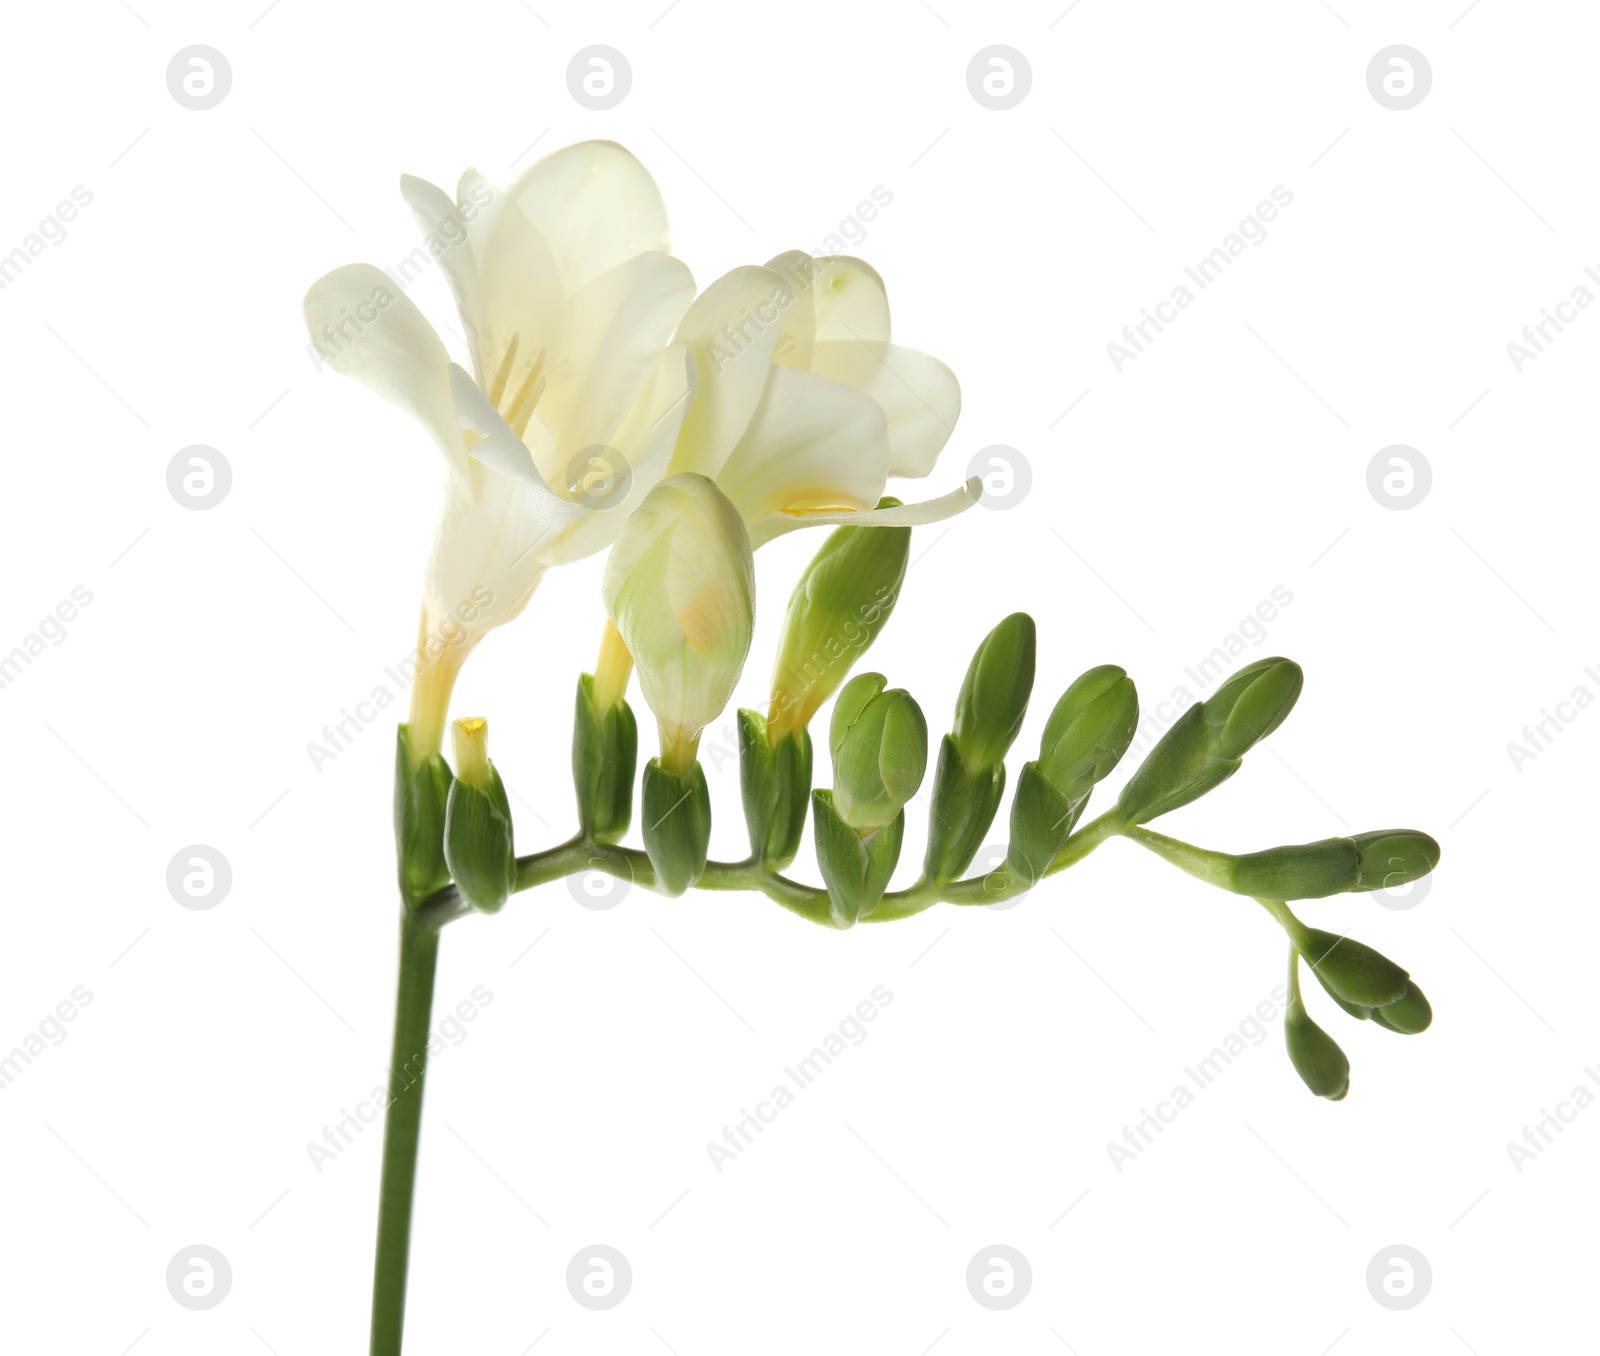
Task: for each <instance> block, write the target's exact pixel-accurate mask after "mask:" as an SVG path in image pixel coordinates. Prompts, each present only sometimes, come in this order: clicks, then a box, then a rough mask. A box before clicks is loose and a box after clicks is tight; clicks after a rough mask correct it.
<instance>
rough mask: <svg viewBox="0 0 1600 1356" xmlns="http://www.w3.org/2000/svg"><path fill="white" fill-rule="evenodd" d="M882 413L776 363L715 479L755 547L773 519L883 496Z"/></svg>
mask: <svg viewBox="0 0 1600 1356" xmlns="http://www.w3.org/2000/svg"><path fill="white" fill-rule="evenodd" d="M888 473H889V439H888V432H887V429H886V427H885V424H884V418H883V411H882V410H881V409H880V408H879V407H878V403H877V402H876V401H875V400H873V399H872V398H871V397H870V396H867V395H863V394H862V393H861V392H860V391H857V390H855V389H854V388H852V387H849V386H845V385H842V384H841V383H839V382H836V381H828V380H827V379H826V378H824V377H818V376H814V375H813V374H811V373H810V372H802V371H799V370H798V369H797V368H792V367H784V366H781V365H774V366H773V367H772V369H771V375H770V377H769V379H768V381H767V389H766V391H765V393H764V394H763V396H762V398H761V403H760V405H758V406H757V408H756V412H755V415H754V416H753V417H752V419H751V421H750V425H749V427H748V428H747V429H746V430H745V433H744V436H743V437H742V438H741V439H740V440H739V443H738V445H737V446H736V447H735V448H734V449H733V452H732V453H731V454H730V456H729V457H728V460H727V464H726V465H724V466H723V468H722V470H721V471H720V472H719V473H718V476H717V485H718V487H719V488H720V489H721V490H722V492H723V493H724V494H725V495H727V496H728V498H729V499H731V500H732V501H733V503H734V505H735V507H737V508H738V510H739V513H740V515H741V516H742V517H743V518H744V521H745V523H746V524H748V526H749V528H750V539H751V541H752V542H754V543H755V544H756V545H758V546H759V545H760V544H761V543H762V542H763V541H766V540H768V539H769V537H770V536H772V535H774V534H773V533H771V532H769V531H768V530H767V527H766V524H767V522H768V521H769V520H771V519H772V516H773V515H775V514H792V513H797V514H814V513H824V512H830V511H839V510H844V511H846V512H848V511H850V510H852V509H868V508H871V507H872V506H873V505H874V504H876V503H877V502H878V500H879V498H880V497H881V496H882V494H883V486H884V481H885V480H886V479H887V478H888Z"/></svg>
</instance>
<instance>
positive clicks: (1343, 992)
mask: <svg viewBox="0 0 1600 1356" xmlns="http://www.w3.org/2000/svg"><path fill="white" fill-rule="evenodd" d="M1293 940H1294V944H1295V947H1296V949H1297V950H1298V951H1299V952H1300V954H1301V955H1302V956H1304V957H1305V958H1306V963H1307V964H1308V965H1309V966H1310V967H1311V972H1312V973H1313V974H1314V975H1316V977H1317V978H1318V979H1319V980H1320V981H1321V982H1322V986H1323V988H1325V989H1327V990H1328V992H1329V993H1331V994H1332V995H1333V996H1334V997H1335V998H1339V999H1343V1000H1344V1002H1346V1003H1350V1004H1354V1005H1355V1006H1356V1007H1362V1008H1381V1007H1386V1006H1387V1005H1388V1004H1390V1003H1394V1002H1397V1001H1399V999H1400V998H1402V997H1403V996H1404V995H1405V992H1406V988H1407V985H1408V983H1409V981H1410V976H1409V975H1407V973H1406V972H1405V971H1404V970H1403V969H1401V968H1400V967H1399V966H1398V965H1396V964H1395V963H1394V962H1393V961H1392V960H1390V959H1389V958H1388V957H1387V956H1385V955H1384V954H1383V953H1382V952H1379V951H1374V950H1373V949H1372V948H1371V947H1370V946H1366V945H1364V944H1363V943H1361V942H1357V941H1352V940H1351V939H1350V938H1349V937H1341V936H1339V935H1338V934H1337V933H1333V932H1324V931H1322V929H1321V928H1303V929H1301V930H1300V931H1299V932H1298V933H1296V934H1295V936H1294V938H1293Z"/></svg>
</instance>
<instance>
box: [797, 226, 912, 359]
mask: <svg viewBox="0 0 1600 1356" xmlns="http://www.w3.org/2000/svg"><path fill="white" fill-rule="evenodd" d="M767 267H768V268H769V269H772V270H773V271H774V272H776V273H778V274H779V275H780V276H781V277H782V278H783V279H784V281H785V282H786V283H788V285H789V286H791V287H792V288H793V289H794V305H793V306H792V307H790V309H789V311H788V314H786V315H785V316H784V322H783V340H782V342H781V343H780V344H779V347H778V353H777V359H778V361H779V362H782V363H788V364H789V365H790V366H792V367H803V368H805V369H807V370H808V371H816V365H815V364H814V363H813V361H812V349H813V346H814V345H816V344H823V343H830V342H838V341H842V340H849V341H852V342H855V343H859V344H867V345H869V346H873V347H874V349H875V351H877V352H879V353H881V352H882V351H883V349H884V347H885V346H886V345H887V344H888V342H889V295H888V293H887V291H885V289H884V286H883V279H882V278H880V277H879V276H878V271H877V270H876V269H875V268H873V267H872V265H871V264H869V263H866V262H865V261H864V260H861V259H856V258H854V257H852V256H850V255H848V254H837V255H819V256H812V255H809V254H807V253H806V252H805V251H804V250H789V251H787V252H786V253H784V254H780V255H778V256H777V257H776V258H774V259H772V260H770V261H769V262H768V264H767Z"/></svg>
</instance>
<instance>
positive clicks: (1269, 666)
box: [1205, 659, 1305, 758]
mask: <svg viewBox="0 0 1600 1356" xmlns="http://www.w3.org/2000/svg"><path fill="white" fill-rule="evenodd" d="M1304 685H1305V674H1304V673H1302V672H1301V669H1300V666H1299V665H1298V664H1296V663H1295V662H1294V661H1293V660H1292V659H1261V660H1258V661H1257V662H1256V663H1254V664H1247V665H1246V666H1245V667H1244V668H1242V669H1240V670H1239V672H1238V673H1236V674H1234V675H1233V677H1232V678H1230V679H1228V681H1227V682H1225V683H1224V684H1223V685H1222V686H1221V687H1219V688H1218V689H1217V690H1216V691H1215V692H1213V693H1212V694H1211V696H1210V697H1209V698H1208V699H1207V701H1206V703H1205V709H1206V724H1207V725H1208V726H1209V727H1210V732H1211V743H1212V753H1213V755H1214V756H1215V757H1218V758H1242V757H1243V756H1244V755H1245V754H1246V753H1247V752H1249V751H1250V750H1251V749H1252V748H1254V747H1255V746H1256V745H1257V744H1259V743H1260V742H1261V741H1262V740H1263V739H1265V738H1266V737H1267V736H1268V735H1269V734H1271V733H1272V732H1273V731H1274V730H1276V729H1277V728H1278V726H1280V725H1282V724H1283V722H1284V721H1285V720H1286V719H1287V718H1288V715H1289V712H1291V711H1293V710H1294V704H1295V703H1296V702H1297V701H1299V700H1300V689H1301V688H1302V687H1303V686H1304Z"/></svg>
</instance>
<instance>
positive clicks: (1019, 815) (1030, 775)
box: [1006, 762, 1093, 883]
mask: <svg viewBox="0 0 1600 1356" xmlns="http://www.w3.org/2000/svg"><path fill="white" fill-rule="evenodd" d="M1090 785H1093V783H1090ZM1088 799H1089V793H1088V791H1087V790H1085V791H1084V793H1083V794H1082V795H1081V796H1079V797H1078V799H1077V800H1075V801H1074V800H1069V799H1068V798H1067V796H1066V795H1065V794H1064V793H1063V792H1062V791H1061V789H1060V788H1059V787H1058V786H1056V784H1055V783H1054V782H1052V781H1051V780H1050V778H1049V777H1047V776H1046V775H1045V773H1044V770H1043V769H1042V768H1041V767H1040V765H1039V764H1038V763H1037V762H1032V763H1024V764H1023V765H1022V771H1021V773H1019V774H1018V776H1017V794H1016V796H1015V797H1014V798H1013V799H1012V801H1011V844H1010V846H1009V847H1008V848H1007V849H1006V861H1007V862H1008V863H1009V864H1010V866H1011V869H1012V871H1013V872H1015V873H1016V875H1017V877H1018V878H1019V879H1021V880H1024V881H1028V882H1030V883H1036V882H1038V881H1039V880H1040V879H1041V878H1042V877H1043V875H1044V873H1045V872H1046V871H1047V870H1049V868H1050V863H1051V862H1053V861H1054V860H1055V858H1056V853H1058V852H1060V851H1061V845H1062V844H1063V843H1065V842H1066V841H1067V836H1068V835H1069V834H1070V833H1071V832H1072V829H1073V826H1074V825H1075V824H1076V823H1077V822H1078V817H1079V816H1080V815H1081V814H1082V813H1083V807H1084V805H1085V804H1087V802H1088Z"/></svg>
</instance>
